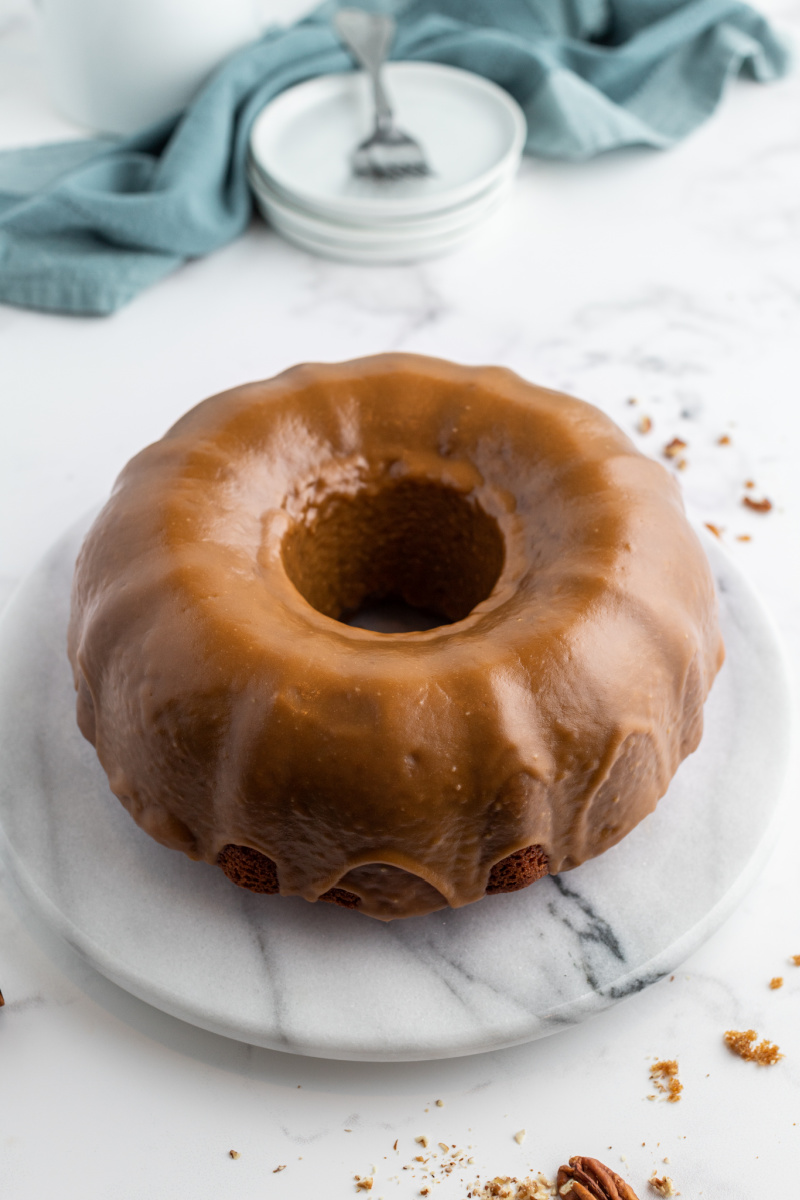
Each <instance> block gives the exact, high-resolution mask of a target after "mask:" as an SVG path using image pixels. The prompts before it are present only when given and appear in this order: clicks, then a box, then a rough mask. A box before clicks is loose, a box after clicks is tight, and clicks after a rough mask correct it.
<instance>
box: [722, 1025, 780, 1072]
mask: <svg viewBox="0 0 800 1200" xmlns="http://www.w3.org/2000/svg"><path fill="white" fill-rule="evenodd" d="M756 1036H757V1035H756V1031H755V1029H747V1030H744V1031H743V1032H742V1031H739V1030H736V1029H729V1030H728V1031H727V1033H726V1034H725V1045H726V1046H727V1047H728V1049H729V1050H730V1051H731V1052H732V1053H733V1054H738V1055H739V1058H743V1059H744V1060H745V1062H754V1063H758V1065H759V1066H760V1067H772V1066H774V1065H775V1063H776V1062H778V1060H779V1059H781V1058H783V1055H782V1054H781V1052H780V1048H779V1047H778V1046H776V1045H774V1044H773V1043H772V1042H768V1041H767V1039H766V1038H764V1039H763V1040H762V1041H760V1042H759V1043H758V1045H757V1046H756V1045H754V1044H753V1043H754V1042H755V1040H756Z"/></svg>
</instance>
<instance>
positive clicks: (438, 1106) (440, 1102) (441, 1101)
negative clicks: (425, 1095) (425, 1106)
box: [436, 1100, 444, 1108]
mask: <svg viewBox="0 0 800 1200" xmlns="http://www.w3.org/2000/svg"><path fill="white" fill-rule="evenodd" d="M436 1107H437V1108H444V1100H437V1101H436Z"/></svg>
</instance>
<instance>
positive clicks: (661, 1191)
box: [647, 1171, 675, 1196]
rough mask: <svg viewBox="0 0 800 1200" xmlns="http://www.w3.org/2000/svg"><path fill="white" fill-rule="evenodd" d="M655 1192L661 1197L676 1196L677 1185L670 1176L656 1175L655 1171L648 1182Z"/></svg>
mask: <svg viewBox="0 0 800 1200" xmlns="http://www.w3.org/2000/svg"><path fill="white" fill-rule="evenodd" d="M647 1182H648V1183H649V1184H650V1187H651V1188H652V1189H653V1191H654V1192H657V1193H658V1195H659V1196H674V1195H675V1184H674V1183H673V1182H672V1180H671V1179H670V1177H669V1175H661V1176H659V1175H656V1173H655V1171H654V1172H653V1174H652V1175H651V1176H650V1178H649V1179H648V1181H647Z"/></svg>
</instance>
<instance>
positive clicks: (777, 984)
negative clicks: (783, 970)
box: [769, 975, 783, 992]
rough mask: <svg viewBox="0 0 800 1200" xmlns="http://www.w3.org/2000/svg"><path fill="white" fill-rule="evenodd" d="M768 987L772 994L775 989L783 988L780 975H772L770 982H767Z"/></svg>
mask: <svg viewBox="0 0 800 1200" xmlns="http://www.w3.org/2000/svg"><path fill="white" fill-rule="evenodd" d="M769 986H770V987H771V988H772V990H773V992H774V991H775V990H776V989H777V988H781V987H783V976H782V975H773V977H772V979H770V981H769Z"/></svg>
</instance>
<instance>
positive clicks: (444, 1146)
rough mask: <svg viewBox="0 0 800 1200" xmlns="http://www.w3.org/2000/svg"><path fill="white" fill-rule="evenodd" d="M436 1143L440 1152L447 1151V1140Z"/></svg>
mask: <svg viewBox="0 0 800 1200" xmlns="http://www.w3.org/2000/svg"><path fill="white" fill-rule="evenodd" d="M438 1145H439V1149H440V1150H441V1151H442V1153H443V1154H447V1151H448V1150H449V1149H450V1147H449V1146H448V1144H447V1142H439V1143H438Z"/></svg>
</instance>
